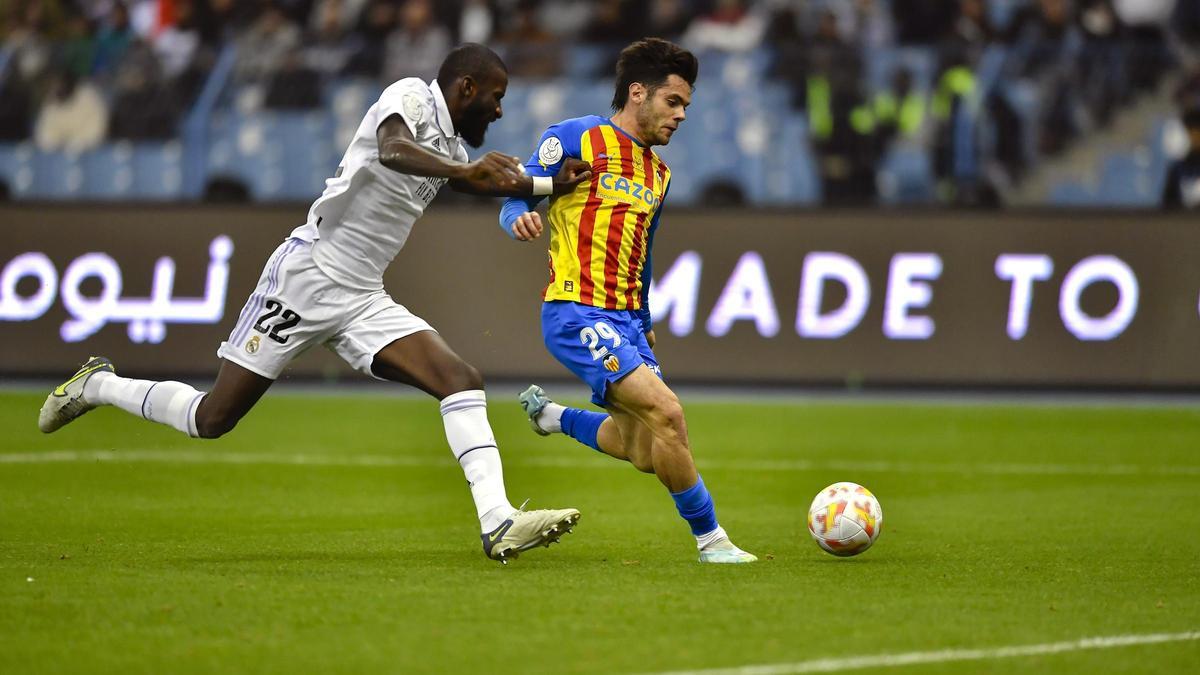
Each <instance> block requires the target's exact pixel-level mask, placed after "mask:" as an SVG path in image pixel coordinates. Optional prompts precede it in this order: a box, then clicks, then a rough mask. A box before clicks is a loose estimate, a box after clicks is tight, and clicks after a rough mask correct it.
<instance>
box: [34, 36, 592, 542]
mask: <svg viewBox="0 0 1200 675" xmlns="http://www.w3.org/2000/svg"><path fill="white" fill-rule="evenodd" d="M507 88H508V73H507V69H506V68H505V66H504V63H503V61H501V60H500V58H499V57H498V56H497V55H496V54H495V53H494V52H492V51H491V50H490V49H488V48H487V47H484V46H483V45H477V44H466V45H463V46H461V47H458V48H457V49H455V50H453V51H452V52H450V54H449V55H448V56H447V57H446V59H445V61H444V62H443V63H442V66H441V69H440V70H439V71H438V77H437V79H436V80H434V81H433V82H431V83H426V82H424V81H422V80H420V79H418V78H407V79H403V80H400V81H398V82H396V83H394V84H392V85H391V86H390V87H388V88H387V89H386V90H384V92H383V94H382V96H380V98H379V101H378V102H376V103H375V104H374V105H373V106H371V109H370V110H369V111H367V115H366V117H365V118H364V119H363V121H362V124H360V125H359V127H358V130H357V132H356V133H355V135H354V140H353V141H351V143H350V147H349V148H348V149H347V150H346V154H345V156H344V157H343V159H342V162H341V165H340V166H339V167H338V169H337V172H336V173H335V174H334V177H333V178H331V179H329V180H328V181H326V187H325V191H324V193H323V194H322V195H321V196H320V197H319V198H318V199H317V200H316V202H314V203H313V205H312V208H311V209H310V210H309V213H308V220H307V222H306V223H305V224H304V225H301V226H300V227H298V228H296V229H295V230H294V231H293V232H292V233H291V235H290V236H289V237H288V238H287V239H286V240H285V241H284V242H283V243H282V244H281V245H280V246H279V248H277V249H276V250H275V253H274V254H273V255H272V256H271V257H270V259H268V260H267V264H266V267H265V268H264V269H263V273H262V276H261V277H260V278H259V281H258V286H257V288H255V290H254V293H253V294H252V295H251V296H250V299H249V300H248V301H247V302H246V305H245V307H244V308H243V309H242V312H241V315H240V317H239V318H238V321H237V324H236V325H235V326H234V328H233V332H232V333H231V334H230V336H229V339H228V340H227V341H225V342H223V343H221V346H220V348H219V349H218V350H217V355H218V356H219V357H221V359H222V362H221V369H220V372H219V373H218V374H217V380H216V382H215V383H214V385H213V388H212V391H210V392H207V393H205V392H201V391H197V390H196V389H194V388H192V387H191V386H189V385H187V384H184V383H182V382H152V381H148V380H132V379H127V378H123V377H118V376H117V375H116V373H115V370H114V368H113V365H112V363H111V362H110V361H109V360H108V359H106V358H103V357H93V358H92V359H90V360H89V361H88V362H87V363H85V364H84V365H83V367H82V368H80V369H79V371H78V372H77V373H75V375H74V376H73V377H72V378H71V379H70V380H68V381H67V382H65V383H64V384H62V385H60V386H58V387H57V388H55V389H54V391H53V392H51V394H50V396H49V397H47V399H46V402H45V404H44V405H43V406H42V409H41V413H40V415H39V417H38V427H39V428H40V429H41V430H42V431H43V432H46V433H50V432H53V431H55V430H57V429H59V428H60V427H62V426H63V425H65V424H67V423H69V422H71V421H72V420H74V419H76V418H78V417H79V416H80V415H83V414H84V413H86V412H87V411H89V410H91V409H92V408H95V407H96V406H100V405H114V406H117V407H119V408H121V409H122V410H125V411H127V412H129V413H132V414H134V415H139V416H141V417H143V418H145V419H148V420H152V421H154V422H160V423H162V424H166V425H169V426H172V427H174V428H176V429H178V430H179V431H182V432H184V433H186V434H188V435H189V436H192V437H197V438H217V437H219V436H221V435H223V434H225V433H227V432H229V431H230V430H231V429H233V427H234V426H235V425H236V424H237V423H238V421H239V420H240V419H241V418H242V417H243V416H245V415H246V413H248V412H249V411H250V409H251V408H252V407H253V406H254V404H255V403H257V402H258V399H259V398H261V397H262V395H263V394H264V393H266V391H267V389H268V388H269V387H270V386H271V384H272V383H273V382H274V381H275V379H276V378H278V377H279V375H280V373H282V372H283V369H284V367H285V366H286V365H287V364H288V363H289V362H290V361H291V360H292V359H294V358H296V357H297V356H299V355H300V354H301V353H303V352H304V351H305V350H306V349H308V348H309V347H312V346H313V345H317V344H324V345H325V346H326V347H328V348H329V349H331V350H333V351H334V352H336V353H337V354H338V355H339V356H341V357H342V358H343V359H345V360H346V361H347V362H348V363H349V364H350V365H352V366H354V367H355V368H356V369H358V370H360V371H362V372H364V373H366V374H367V375H370V376H372V377H375V378H379V379H383V380H391V381H394V382H402V383H405V384H409V385H412V386H414V387H417V388H418V389H421V390H422V391H425V392H426V393H428V394H430V395H432V396H434V397H436V398H437V399H439V400H440V401H441V413H442V420H443V423H444V425H445V429H446V439H447V441H449V444H450V449H451V451H452V452H453V453H454V456H455V458H456V459H457V460H458V461H459V463H460V464H461V466H462V468H463V472H464V473H465V474H466V477H467V482H468V483H469V484H470V487H471V494H472V497H473V498H474V500H475V507H476V511H477V514H478V516H479V522H480V529H481V531H482V534H481V535H480V537H481V539H482V541H483V549H484V553H485V554H486V555H487V556H488V557H489V558H492V559H495V560H501V561H507V560H508V559H510V558H514V557H516V556H517V554H518V553H520V552H521V551H525V550H528V549H531V548H534V547H537V546H549V545H550V544H551V543H553V542H555V541H557V540H558V539H559V537H561V536H562V535H563V534H565V533H567V532H569V531H570V529H571V528H572V527H573V526H574V525H575V523H576V522H577V521H578V519H579V511H577V510H575V509H556V510H534V511H525V510H523V509H515V508H513V506H512V504H510V503H509V501H508V498H507V496H506V494H505V489H504V477H503V471H502V467H501V462H500V452H499V450H498V448H497V446H496V441H495V438H494V437H493V434H492V430H491V426H490V425H489V423H488V419H487V410H486V398H485V396H484V392H483V378H482V377H481V376H480V374H479V371H477V370H476V369H475V368H473V367H472V366H471V365H470V364H468V363H466V362H465V361H463V360H462V358H460V357H459V356H458V355H457V354H455V353H454V351H453V350H451V349H450V347H449V345H447V344H446V342H445V340H443V339H442V337H441V336H440V335H438V333H437V332H436V331H434V330H433V328H432V327H430V325H429V324H428V323H426V322H425V321H424V320H423V319H421V318H420V317H418V316H415V315H414V314H412V313H411V312H409V311H408V310H407V309H405V308H404V306H403V305H400V304H397V303H396V302H395V301H394V300H393V299H392V298H391V297H390V296H389V295H388V294H387V292H386V291H385V290H384V288H383V272H384V269H386V268H387V266H388V264H389V263H391V261H392V259H393V258H394V257H395V256H396V254H397V253H398V252H399V251H400V249H401V248H402V247H403V246H404V242H405V240H406V239H407V238H408V234H409V232H410V231H411V230H412V226H413V223H414V222H415V221H416V220H417V218H419V217H420V216H421V214H422V213H423V212H424V210H425V208H426V207H427V206H428V205H429V202H430V201H432V200H433V198H434V196H436V195H437V192H438V190H439V189H440V188H441V187H442V186H443V185H445V184H447V183H449V185H450V187H451V188H452V189H455V190H458V191H462V192H469V193H472V194H486V195H496V196H530V195H548V194H552V193H553V194H562V193H567V192H570V191H572V190H574V188H575V186H576V185H578V184H579V183H580V182H582V181H585V180H588V179H589V178H590V172H589V167H588V165H587V164H586V163H584V162H577V163H574V164H572V165H570V166H564V167H563V169H562V171H561V172H559V173H558V174H557V175H556V176H554V177H553V178H530V177H528V176H526V175H525V174H524V172H523V170H522V167H521V164H520V160H519V159H518V158H516V157H511V156H508V155H503V154H500V153H496V152H490V153H488V154H486V155H485V156H484V157H482V158H481V159H478V160H476V161H474V162H470V161H468V158H467V153H466V150H465V149H464V148H463V142H464V141H465V142H466V143H467V144H469V145H471V146H472V147H479V146H480V145H481V144H482V143H483V137H484V134H485V132H486V131H487V127H488V125H489V124H491V123H492V122H493V121H495V120H497V119H499V118H500V117H501V115H502V114H503V112H502V108H501V103H500V99H501V98H503V97H504V93H505V91H506V90H507Z"/></svg>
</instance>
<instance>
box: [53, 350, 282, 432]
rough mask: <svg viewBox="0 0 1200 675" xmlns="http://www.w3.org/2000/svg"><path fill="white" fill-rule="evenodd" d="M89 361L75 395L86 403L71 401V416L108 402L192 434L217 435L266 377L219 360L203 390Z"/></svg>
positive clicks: (259, 391)
mask: <svg viewBox="0 0 1200 675" xmlns="http://www.w3.org/2000/svg"><path fill="white" fill-rule="evenodd" d="M89 363H90V364H103V367H101V368H100V369H99V370H96V372H94V373H92V374H91V375H90V376H89V377H87V378H86V379H84V380H83V381H82V390H81V392H80V394H79V395H77V397H78V398H80V399H81V400H82V401H83V402H84V404H85V405H86V408H83V409H82V411H80V409H79V408H78V407H76V409H75V416H78V415H80V414H82V413H83V412H86V411H87V410H90V409H91V408H94V407H96V406H100V405H111V406H115V407H118V408H120V409H121V410H124V411H125V412H127V413H129V414H131V415H137V416H138V417H141V418H143V419H147V420H150V421H151V422H158V423H160V424H165V425H167V426H170V427H173V428H175V429H176V430H178V431H181V432H183V433H185V434H187V435H189V436H192V437H196V438H217V437H218V436H221V435H224V434H225V433H227V432H229V430H231V429H233V427H234V426H235V425H236V424H237V423H238V420H240V419H241V418H242V417H243V416H245V414H246V413H247V412H249V411H250V409H251V408H252V407H254V404H255V403H257V402H258V399H259V398H261V397H262V395H263V393H265V392H266V391H267V389H268V388H269V387H270V386H271V383H272V380H270V379H268V378H265V377H263V376H261V375H258V374H256V373H253V372H250V371H249V370H246V369H245V368H243V367H241V366H239V365H237V364H235V363H232V362H230V361H222V362H221V370H220V373H219V374H218V375H217V381H216V384H215V385H214V386H213V390H212V391H211V392H210V393H207V394H205V393H204V392H201V391H198V390H197V389H195V388H194V387H192V386H191V385H188V384H185V383H183V382H174V381H170V380H168V381H163V382H155V381H152V380H135V379H130V378H127V377H120V376H118V375H117V374H116V373H115V372H113V369H112V365H111V364H110V363H108V360H107V359H104V358H103V357H99V358H96V359H92V360H91V361H90V362H89ZM76 386H78V385H76ZM53 399H54V397H53V396H52V397H51V399H50V400H53ZM45 408H46V406H43V409H44V410H45ZM67 421H70V420H69V419H68V420H67ZM64 423H65V422H64ZM40 424H41V420H40V419H39V425H40ZM51 430H52V429H51Z"/></svg>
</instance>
